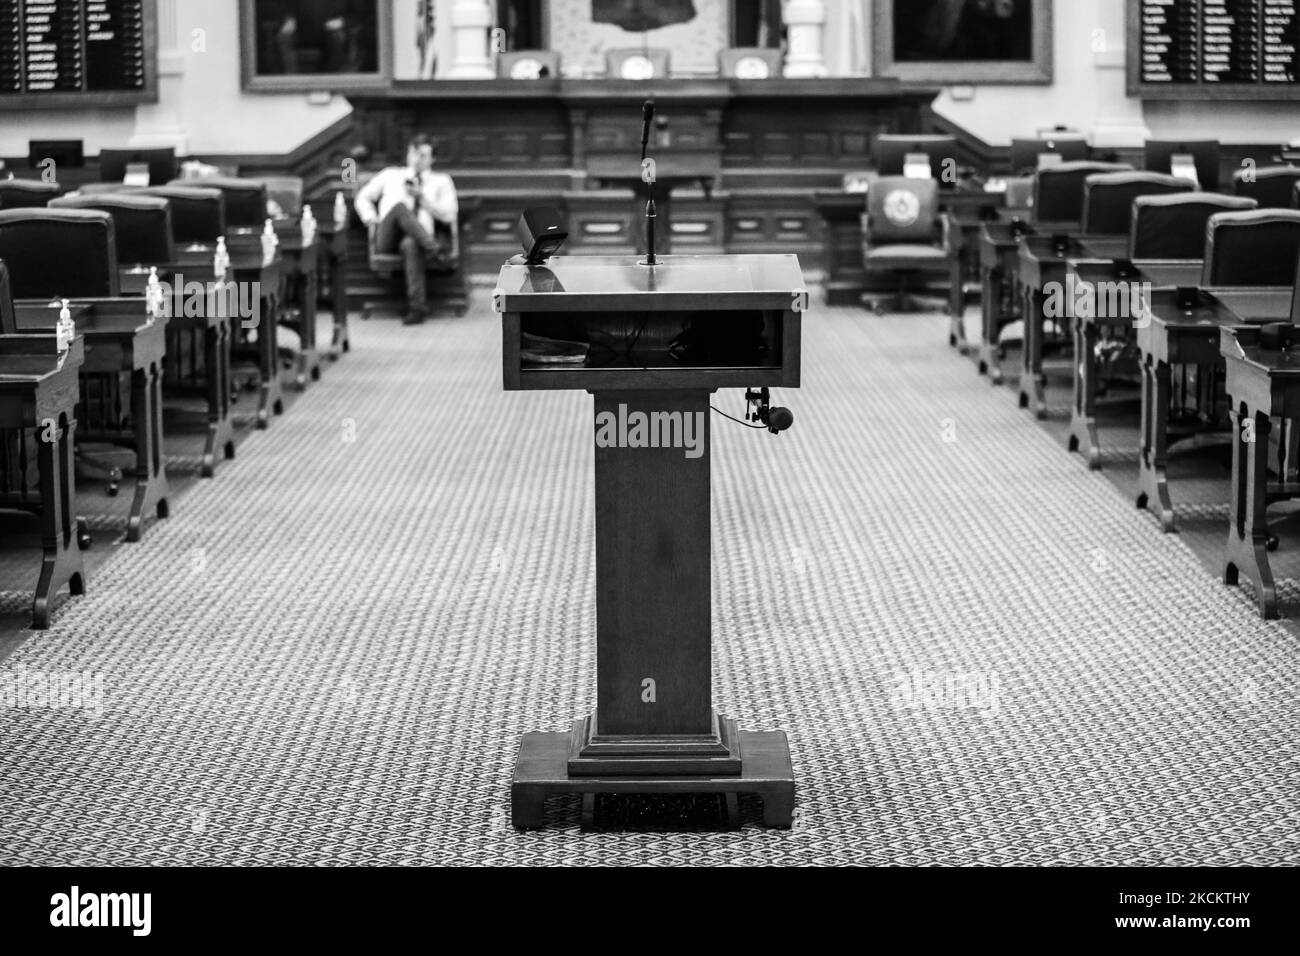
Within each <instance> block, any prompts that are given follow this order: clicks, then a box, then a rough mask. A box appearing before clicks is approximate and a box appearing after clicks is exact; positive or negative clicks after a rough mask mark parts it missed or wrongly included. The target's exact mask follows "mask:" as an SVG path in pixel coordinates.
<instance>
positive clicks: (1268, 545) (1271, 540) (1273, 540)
mask: <svg viewBox="0 0 1300 956" xmlns="http://www.w3.org/2000/svg"><path fill="white" fill-rule="evenodd" d="M1280 543H1281V542H1279V541H1278V539H1277V535H1274V534H1270V535H1269V536H1268V537H1267V538H1266V539H1265V541H1264V548H1265V550H1268V551H1276V550H1277V546H1278V544H1280Z"/></svg>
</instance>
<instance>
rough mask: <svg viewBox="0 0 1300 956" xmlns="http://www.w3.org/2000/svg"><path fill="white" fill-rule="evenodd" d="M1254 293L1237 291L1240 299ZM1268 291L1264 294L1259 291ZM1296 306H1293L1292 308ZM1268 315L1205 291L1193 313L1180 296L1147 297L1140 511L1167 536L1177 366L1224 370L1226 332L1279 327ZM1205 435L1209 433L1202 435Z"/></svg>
mask: <svg viewBox="0 0 1300 956" xmlns="http://www.w3.org/2000/svg"><path fill="white" fill-rule="evenodd" d="M1246 291H1248V290H1244V289H1234V290H1231V293H1232V294H1233V295H1238V296H1239V295H1240V294H1241V293H1243V292H1246ZM1258 291H1264V290H1258ZM1289 306H1290V303H1289V300H1288V303H1287V307H1288V308H1289ZM1273 320H1274V319H1272V318H1270V316H1269V315H1267V314H1262V315H1260V316H1258V317H1257V318H1255V319H1253V320H1248V319H1247V318H1246V317H1243V316H1242V315H1240V314H1238V313H1236V312H1234V311H1233V310H1231V309H1229V308H1227V307H1226V306H1225V305H1224V304H1223V303H1222V302H1221V301H1220V300H1219V299H1218V296H1217V293H1216V292H1215V291H1213V290H1209V291H1206V290H1202V291H1201V292H1200V293H1198V295H1197V298H1196V302H1195V304H1194V305H1193V306H1192V307H1191V308H1185V307H1181V306H1179V304H1178V296H1177V293H1176V291H1174V290H1173V289H1169V288H1163V289H1159V290H1154V291H1153V292H1152V293H1151V295H1150V296H1149V297H1147V296H1143V315H1142V319H1141V321H1139V323H1138V326H1137V330H1138V334H1137V341H1138V348H1139V350H1140V351H1141V356H1142V366H1141V367H1142V424H1141V435H1140V438H1139V442H1140V445H1139V452H1140V454H1139V455H1138V495H1137V506H1138V507H1139V508H1148V509H1150V510H1151V512H1152V513H1153V514H1155V516H1156V517H1157V518H1158V519H1159V520H1160V527H1161V528H1162V529H1163V530H1164V531H1166V532H1170V531H1174V530H1175V522H1174V509H1173V503H1172V500H1171V498H1170V494H1169V478H1168V475H1167V473H1166V467H1167V462H1168V458H1169V399H1170V383H1171V378H1172V368H1173V366H1175V365H1205V366H1208V367H1211V368H1222V367H1223V358H1222V351H1221V341H1222V335H1221V333H1222V330H1223V329H1225V328H1228V329H1238V328H1242V327H1244V326H1246V325H1247V324H1248V323H1249V322H1250V321H1254V322H1260V323H1262V322H1265V321H1273ZM1201 430H1204V429H1201ZM1193 431H1195V430H1193Z"/></svg>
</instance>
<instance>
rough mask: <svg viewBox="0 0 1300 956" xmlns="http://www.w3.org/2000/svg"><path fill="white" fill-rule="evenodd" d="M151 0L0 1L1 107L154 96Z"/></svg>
mask: <svg viewBox="0 0 1300 956" xmlns="http://www.w3.org/2000/svg"><path fill="white" fill-rule="evenodd" d="M156 17H157V7H156V2H155V0H0V109H5V108H14V107H27V108H31V109H41V108H45V107H51V106H68V107H95V106H129V105H132V104H135V103H148V102H154V101H156V100H157V98H158V89H157V84H156V72H157V64H156V57H157V52H156V47H157V21H156Z"/></svg>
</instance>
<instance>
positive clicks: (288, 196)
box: [256, 176, 303, 219]
mask: <svg viewBox="0 0 1300 956" xmlns="http://www.w3.org/2000/svg"><path fill="white" fill-rule="evenodd" d="M256 181H259V182H261V183H262V185H264V186H265V187H266V198H267V199H268V200H269V201H270V202H273V203H275V204H276V205H277V206H279V207H280V211H281V212H282V213H284V215H285V216H287V217H288V218H290V219H297V218H298V217H299V216H301V215H302V192H303V183H302V177H301V176H261V177H259V179H258V180H256Z"/></svg>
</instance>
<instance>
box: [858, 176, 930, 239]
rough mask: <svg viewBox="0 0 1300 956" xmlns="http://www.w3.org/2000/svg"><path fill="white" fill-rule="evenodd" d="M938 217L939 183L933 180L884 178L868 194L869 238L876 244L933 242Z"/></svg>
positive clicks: (874, 184)
mask: <svg viewBox="0 0 1300 956" xmlns="http://www.w3.org/2000/svg"><path fill="white" fill-rule="evenodd" d="M938 216H939V184H938V183H937V182H935V181H934V180H933V179H909V178H908V177H906V176H881V177H880V178H879V179H877V180H876V181H875V182H873V183H872V184H871V190H870V191H869V192H868V193H867V236H868V240H869V241H870V242H871V244H872V245H889V244H892V243H901V242H906V243H917V244H929V243H933V242H934V241H935V240H936V237H937V235H938V230H937V226H936V222H937V220H938Z"/></svg>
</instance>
